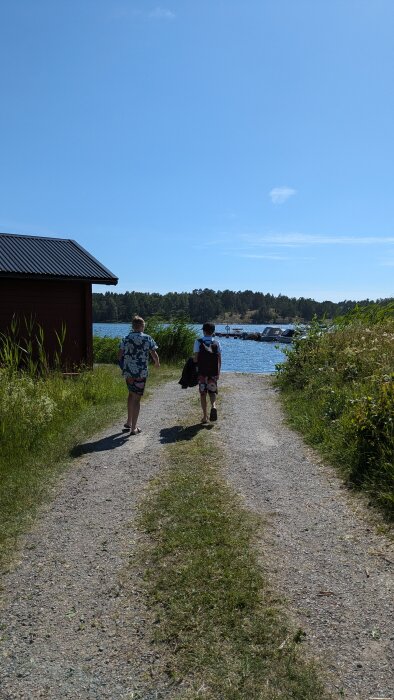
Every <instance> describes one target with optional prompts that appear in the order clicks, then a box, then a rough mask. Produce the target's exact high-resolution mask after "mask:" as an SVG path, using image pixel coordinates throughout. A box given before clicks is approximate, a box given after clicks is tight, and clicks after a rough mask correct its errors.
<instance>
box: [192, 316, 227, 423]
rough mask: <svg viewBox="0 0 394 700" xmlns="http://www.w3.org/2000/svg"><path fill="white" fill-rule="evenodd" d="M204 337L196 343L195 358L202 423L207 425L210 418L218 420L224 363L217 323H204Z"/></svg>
mask: <svg viewBox="0 0 394 700" xmlns="http://www.w3.org/2000/svg"><path fill="white" fill-rule="evenodd" d="M202 330H203V333H204V335H203V337H202V338H199V339H198V340H196V341H195V343H194V348H193V353H194V354H193V360H194V362H195V363H196V364H197V367H198V389H199V392H200V401H201V408H202V413H203V416H202V420H201V423H202V424H203V425H206V424H207V423H209V420H211V421H216V420H217V417H218V412H217V408H216V398H217V394H218V379H219V376H220V367H221V364H222V350H221V347H220V343H219V342H218V341H217V340H215V339H214V337H213V336H214V333H215V325H214V324H213V323H210V322H208V321H207V322H206V323H204V325H203V327H202ZM207 394H208V395H209V400H210V402H211V410H210V414H209V420H208V404H207Z"/></svg>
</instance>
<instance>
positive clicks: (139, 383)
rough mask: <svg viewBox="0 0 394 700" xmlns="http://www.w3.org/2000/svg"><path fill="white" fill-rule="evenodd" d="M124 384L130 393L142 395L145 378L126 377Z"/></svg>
mask: <svg viewBox="0 0 394 700" xmlns="http://www.w3.org/2000/svg"><path fill="white" fill-rule="evenodd" d="M126 384H127V388H128V390H129V392H130V393H131V394H137V396H142V395H143V393H144V390H145V384H146V378H144V377H127V379H126Z"/></svg>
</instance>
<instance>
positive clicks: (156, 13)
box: [149, 7, 176, 20]
mask: <svg viewBox="0 0 394 700" xmlns="http://www.w3.org/2000/svg"><path fill="white" fill-rule="evenodd" d="M175 17H176V15H175V14H174V12H172V11H171V10H169V9H168V8H167V7H155V9H154V10H151V11H150V12H149V19H169V20H171V19H175Z"/></svg>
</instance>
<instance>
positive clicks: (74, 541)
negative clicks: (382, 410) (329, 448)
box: [0, 374, 394, 700]
mask: <svg viewBox="0 0 394 700" xmlns="http://www.w3.org/2000/svg"><path fill="white" fill-rule="evenodd" d="M221 385H222V388H223V391H221V394H220V402H219V421H218V423H217V426H215V433H216V434H217V436H218V439H219V441H220V443H221V444H222V445H223V450H224V451H225V452H226V453H227V454H228V467H227V470H226V475H227V478H228V480H229V481H230V483H231V484H232V485H233V487H234V488H235V489H236V490H237V491H238V492H239V493H240V494H242V495H243V496H244V498H245V503H246V505H247V507H248V508H250V509H253V510H254V511H255V512H258V513H259V514H262V515H263V516H264V518H265V520H266V522H267V525H268V527H267V529H266V535H265V539H264V542H262V548H263V550H264V551H263V559H264V561H265V563H266V564H267V569H268V571H269V573H270V576H271V579H272V581H273V584H274V585H275V586H276V587H277V588H278V590H279V591H280V592H281V593H282V594H283V595H284V596H285V597H286V599H287V601H288V607H289V608H290V609H291V610H292V611H293V615H294V618H295V621H296V623H297V624H299V625H300V626H301V627H302V629H303V630H305V632H306V635H307V637H306V638H307V640H308V642H309V644H310V646H311V649H312V651H313V653H314V654H315V655H316V656H318V657H319V658H321V659H322V661H323V665H324V666H325V667H326V668H328V669H329V670H330V671H332V674H333V687H334V688H335V689H336V690H338V691H340V690H341V689H343V692H344V697H345V698H347V699H348V700H361V699H362V700H369V699H370V698H375V697H376V698H390V700H394V684H393V677H392V675H390V662H391V663H392V660H393V640H394V625H393V621H394V617H393V607H392V590H393V586H392V584H393V579H392V567H393V561H394V554H393V552H392V551H391V552H390V549H389V543H388V541H387V540H386V539H385V538H384V537H383V536H378V535H377V534H376V533H375V531H374V528H373V527H372V526H371V525H370V524H369V523H368V520H367V519H366V518H365V517H364V515H363V511H362V508H361V507H360V506H358V505H357V503H359V501H358V500H354V499H352V498H351V497H350V496H349V495H348V494H347V492H346V490H345V489H344V488H343V487H342V486H341V483H340V481H339V480H338V479H337V478H336V477H335V475H334V474H333V472H332V470H331V469H329V468H327V467H324V466H323V465H322V464H320V463H319V461H318V460H316V459H314V458H313V456H311V452H310V451H309V450H307V448H305V447H304V446H303V444H302V441H301V440H300V438H298V436H297V435H295V434H294V433H293V432H291V431H290V430H289V429H288V428H287V427H286V426H285V425H284V422H283V418H282V414H281V411H280V408H279V405H278V401H277V396H276V393H275V391H274V390H273V389H272V385H271V381H270V379H269V377H264V376H256V375H236V376H235V375H232V374H226V375H222V378H221ZM174 398H175V400H174ZM192 404H193V405H194V406H196V396H195V391H194V392H193V394H192V392H191V391H182V390H180V388H179V387H177V386H176V385H174V383H170V384H167V385H165V386H162V387H160V388H158V389H156V390H155V392H154V395H153V396H152V397H151V398H150V399H148V400H147V401H146V402H144V404H143V407H142V410H141V425H142V426H143V427H144V431H143V433H142V434H141V435H139V436H136V437H132V438H127V437H125V435H124V434H122V433H121V432H120V429H119V426H118V425H116V426H113V427H112V428H111V429H109V430H107V431H106V432H104V433H102V434H100V435H98V436H94V437H93V438H92V439H91V440H90V441H89V442H87V443H86V444H85V445H84V446H82V447H83V452H84V454H83V456H82V457H79V458H78V459H76V460H75V462H74V463H73V466H72V468H71V469H70V470H69V471H68V473H67V474H65V475H64V477H63V478H62V480H61V482H60V485H59V486H58V489H57V492H56V494H54V500H53V501H52V503H50V504H49V505H48V506H47V507H46V508H45V509H44V511H43V513H42V515H41V517H40V519H39V521H38V522H37V525H36V526H35V528H34V529H33V530H32V532H31V533H29V534H28V535H27V536H26V537H25V540H24V542H23V543H22V546H21V549H20V555H19V559H18V561H16V562H15V564H14V566H13V568H12V571H10V572H8V573H7V574H6V575H4V576H3V581H2V590H3V610H2V625H1V647H0V698H1V700H27V699H28V698H29V700H35V699H36V698H47V699H48V700H63V699H67V698H73V700H77V699H79V698H80V699H81V700H104V699H105V698H111V700H137V698H138V699H139V700H154V699H155V700H157V699H159V698H165V697H167V691H166V686H165V684H164V685H160V681H157V680H156V679H157V678H160V677H163V675H162V674H160V672H158V671H157V669H159V671H160V665H161V663H162V662H163V661H162V660H161V659H159V658H158V656H157V654H156V653H155V651H154V647H153V646H151V644H150V636H149V635H150V632H149V630H150V620H149V612H148V611H146V610H145V609H144V602H143V595H142V592H141V587H140V586H141V581H140V580H139V579H138V576H137V577H136V578H135V580H132V581H131V582H130V581H128V582H127V595H126V594H125V589H124V585H123V584H124V582H125V578H126V577H125V571H126V567H127V565H128V562H129V559H130V556H132V554H133V551H134V550H135V545H136V543H137V541H138V538H139V534H138V531H137V530H136V528H135V526H134V525H133V517H134V516H135V513H136V505H137V503H138V502H139V500H140V499H141V497H142V494H143V491H144V488H145V486H146V484H147V482H148V480H149V479H150V478H152V477H153V476H154V475H155V474H156V473H157V472H158V470H159V469H160V467H161V465H162V463H163V459H164V454H163V450H164V447H165V445H164V443H165V442H166V440H165V439H163V437H161V436H163V435H168V433H169V432H171V428H173V427H174V426H176V425H182V424H183V422H184V417H185V416H189V415H190V411H191V407H192ZM197 415H198V416H199V414H197ZM120 425H121V424H120ZM130 592H132V595H131V596H130ZM391 671H392V668H391ZM163 683H164V681H163ZM159 686H160V687H159ZM341 697H342V696H341ZM316 700H318V699H316Z"/></svg>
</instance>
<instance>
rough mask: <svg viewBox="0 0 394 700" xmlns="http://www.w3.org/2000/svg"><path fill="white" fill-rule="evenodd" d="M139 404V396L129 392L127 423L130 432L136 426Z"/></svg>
mask: <svg viewBox="0 0 394 700" xmlns="http://www.w3.org/2000/svg"><path fill="white" fill-rule="evenodd" d="M140 405H141V396H139V395H138V394H133V392H130V394H129V396H128V399H127V423H128V424H129V425H130V426H131V432H133V431H134V430H135V429H136V427H137V420H138V416H139V413H140Z"/></svg>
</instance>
